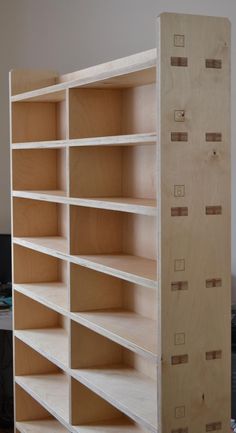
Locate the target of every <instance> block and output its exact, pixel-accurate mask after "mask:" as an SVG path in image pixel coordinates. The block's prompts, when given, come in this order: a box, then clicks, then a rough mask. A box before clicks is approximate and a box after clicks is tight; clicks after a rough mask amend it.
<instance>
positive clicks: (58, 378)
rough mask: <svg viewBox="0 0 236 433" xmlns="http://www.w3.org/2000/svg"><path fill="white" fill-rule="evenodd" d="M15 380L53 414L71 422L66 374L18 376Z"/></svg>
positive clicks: (63, 420) (62, 420)
mask: <svg viewBox="0 0 236 433" xmlns="http://www.w3.org/2000/svg"><path fill="white" fill-rule="evenodd" d="M15 381H16V383H17V384H18V385H19V386H21V387H22V388H23V389H24V390H25V391H26V392H27V393H28V394H30V395H31V396H32V397H33V398H34V399H35V400H37V401H38V402H39V403H40V404H41V405H42V406H43V407H44V408H45V409H46V410H48V411H49V412H50V413H51V414H52V415H53V416H55V417H56V418H57V419H59V420H61V422H66V423H69V382H68V378H67V377H66V375H64V374H61V373H58V374H39V375H30V376H16V377H15Z"/></svg>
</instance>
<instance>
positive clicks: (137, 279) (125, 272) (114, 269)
mask: <svg viewBox="0 0 236 433" xmlns="http://www.w3.org/2000/svg"><path fill="white" fill-rule="evenodd" d="M71 261H72V262H73V263H78V264H80V265H81V266H87V267H89V268H90V269H93V270H95V271H99V272H104V273H105V274H109V275H113V276H115V277H118V278H121V279H124V280H127V281H130V282H132V283H135V284H139V285H141V286H145V287H150V288H156V287H157V281H156V278H157V277H156V270H157V264H156V261H155V260H151V259H146V258H143V257H138V256H132V255H128V254H114V255H111V254H110V255H109V254H99V255H86V256H82V255H81V256H71Z"/></svg>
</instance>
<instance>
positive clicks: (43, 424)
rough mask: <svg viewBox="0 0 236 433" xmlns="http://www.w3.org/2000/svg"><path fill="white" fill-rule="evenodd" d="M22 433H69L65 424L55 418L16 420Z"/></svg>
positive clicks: (17, 427) (17, 426)
mask: <svg viewBox="0 0 236 433" xmlns="http://www.w3.org/2000/svg"><path fill="white" fill-rule="evenodd" d="M16 429H17V430H18V431H19V432H20V433H68V432H69V430H67V429H66V428H65V427H64V426H63V425H61V424H60V423H59V422H58V421H57V420H55V419H44V420H35V421H24V422H16Z"/></svg>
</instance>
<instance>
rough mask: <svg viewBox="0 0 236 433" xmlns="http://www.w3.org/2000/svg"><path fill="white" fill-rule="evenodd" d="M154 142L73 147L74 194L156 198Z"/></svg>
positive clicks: (71, 160)
mask: <svg viewBox="0 0 236 433" xmlns="http://www.w3.org/2000/svg"><path fill="white" fill-rule="evenodd" d="M156 177H157V174H156V149H155V145H153V144H150V145H149V144H147V145H139V146H133V147H132V146H131V147H129V146H122V147H117V146H113V147H108V146H106V147H105V146H98V147H96V146H91V147H90V146H89V147H78V148H71V149H70V195H71V196H72V197H132V198H147V199H155V198H156Z"/></svg>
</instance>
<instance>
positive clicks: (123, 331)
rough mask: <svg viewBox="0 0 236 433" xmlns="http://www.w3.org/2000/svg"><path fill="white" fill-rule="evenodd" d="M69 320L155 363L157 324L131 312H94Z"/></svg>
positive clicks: (74, 314)
mask: <svg viewBox="0 0 236 433" xmlns="http://www.w3.org/2000/svg"><path fill="white" fill-rule="evenodd" d="M71 318H72V319H73V320H75V321H76V322H78V323H81V324H82V325H84V326H86V327H87V328H89V329H91V330H93V331H95V332H98V333H99V334H101V335H104V336H105V337H108V338H110V339H111V340H113V341H115V342H116V343H118V344H121V345H122V346H124V347H126V348H127V349H131V350H133V351H134V352H136V353H138V354H140V355H141V356H145V357H147V358H149V359H150V360H151V361H153V362H157V322H156V321H155V320H151V319H148V318H146V317H142V316H140V315H138V314H135V313H133V312H131V311H124V310H115V309H111V310H99V311H97V310H94V311H88V312H83V313H71Z"/></svg>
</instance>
